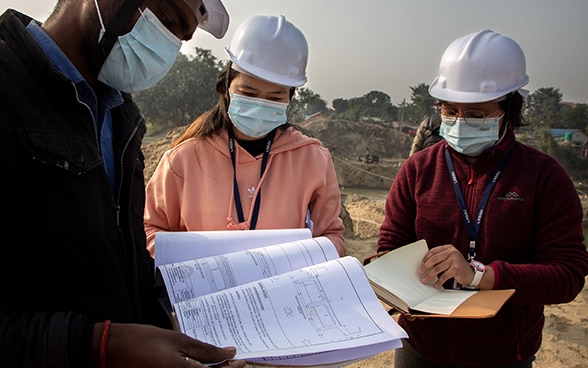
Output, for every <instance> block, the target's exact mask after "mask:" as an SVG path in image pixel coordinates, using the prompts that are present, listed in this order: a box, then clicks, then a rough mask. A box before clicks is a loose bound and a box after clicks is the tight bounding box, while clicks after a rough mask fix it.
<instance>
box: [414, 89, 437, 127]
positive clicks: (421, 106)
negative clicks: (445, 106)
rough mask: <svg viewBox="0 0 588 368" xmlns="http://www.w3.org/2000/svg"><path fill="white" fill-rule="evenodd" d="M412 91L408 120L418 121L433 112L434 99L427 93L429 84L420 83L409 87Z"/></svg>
mask: <svg viewBox="0 0 588 368" xmlns="http://www.w3.org/2000/svg"><path fill="white" fill-rule="evenodd" d="M410 90H411V91H412V92H411V94H410V100H411V105H412V109H410V110H409V111H410V115H411V116H409V120H411V121H415V122H420V121H422V120H423V119H424V118H425V117H427V116H430V115H431V114H432V113H433V112H434V109H433V106H434V105H435V102H436V99H435V98H434V97H432V96H431V95H430V94H429V85H428V84H425V83H420V84H418V85H417V86H413V87H410Z"/></svg>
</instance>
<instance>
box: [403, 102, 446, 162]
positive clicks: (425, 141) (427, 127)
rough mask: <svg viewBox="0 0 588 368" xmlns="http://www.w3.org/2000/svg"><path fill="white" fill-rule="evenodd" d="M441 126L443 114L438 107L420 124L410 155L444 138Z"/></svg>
mask: <svg viewBox="0 0 588 368" xmlns="http://www.w3.org/2000/svg"><path fill="white" fill-rule="evenodd" d="M440 127H441V114H439V111H438V109H435V112H434V113H433V114H432V115H431V116H429V117H427V118H426V119H424V120H423V121H422V122H421V123H420V124H419V126H418V128H417V131H416V134H415V136H414V138H413V140H412V145H411V146H410V152H409V154H408V156H409V157H410V156H412V155H413V154H414V153H415V152H418V151H420V150H422V149H425V148H427V147H430V146H432V145H434V144H435V143H437V142H439V141H440V140H442V139H443V138H442V137H441V136H440V135H439V128H440Z"/></svg>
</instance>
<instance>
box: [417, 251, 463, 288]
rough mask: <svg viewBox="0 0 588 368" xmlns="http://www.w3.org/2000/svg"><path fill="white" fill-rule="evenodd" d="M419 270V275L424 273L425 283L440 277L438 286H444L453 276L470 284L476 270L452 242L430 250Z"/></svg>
mask: <svg viewBox="0 0 588 368" xmlns="http://www.w3.org/2000/svg"><path fill="white" fill-rule="evenodd" d="M418 272H419V275H422V278H421V282H422V283H423V284H426V283H428V282H429V281H431V280H432V279H434V278H435V277H438V280H437V282H436V283H435V285H434V286H435V287H436V288H440V287H442V286H443V284H444V283H445V282H446V281H447V280H449V279H451V278H454V279H455V281H456V282H458V283H459V284H462V285H468V284H469V283H470V282H471V281H472V279H473V277H474V271H473V270H472V268H471V267H470V265H469V264H468V262H467V261H466V260H465V258H464V257H463V255H462V254H461V253H460V252H459V250H457V249H456V248H455V247H454V246H453V245H451V244H446V245H441V246H438V247H434V248H433V249H431V250H429V251H428V252H427V254H425V256H424V257H423V261H422V262H421V266H420V268H419V270H418Z"/></svg>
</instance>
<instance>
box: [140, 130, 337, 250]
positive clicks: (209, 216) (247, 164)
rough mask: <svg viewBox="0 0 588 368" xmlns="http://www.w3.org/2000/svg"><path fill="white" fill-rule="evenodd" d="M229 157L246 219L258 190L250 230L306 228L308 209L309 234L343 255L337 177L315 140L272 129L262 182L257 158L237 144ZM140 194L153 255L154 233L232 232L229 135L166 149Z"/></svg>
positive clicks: (235, 219)
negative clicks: (257, 204) (144, 193)
mask: <svg viewBox="0 0 588 368" xmlns="http://www.w3.org/2000/svg"><path fill="white" fill-rule="evenodd" d="M235 151H236V161H237V163H238V164H237V182H238V184H239V192H240V197H241V203H242V206H243V214H244V216H245V221H249V219H250V218H251V213H252V211H253V204H254V201H255V198H256V196H257V195H258V193H259V190H260V189H261V204H260V210H259V215H258V220H257V226H256V229H286V228H290V229H292V228H304V227H306V225H305V218H306V214H307V210H310V218H311V220H312V223H313V231H312V235H313V236H314V237H317V236H326V237H328V238H329V239H330V240H331V241H332V242H333V244H335V246H336V248H337V251H338V252H339V255H341V256H343V255H345V254H346V248H345V241H344V239H343V230H344V227H343V222H342V220H341V219H340V218H339V212H340V209H341V197H340V192H339V185H338V182H337V176H336V173H335V168H334V166H333V162H332V159H331V155H330V153H329V151H328V150H327V149H326V148H325V147H323V146H322V144H321V142H320V141H319V140H317V139H314V138H310V137H308V136H305V135H303V134H302V133H300V132H299V131H296V130H294V129H292V128H288V129H286V130H279V129H278V131H277V132H276V136H275V138H274V142H273V144H272V146H271V150H270V156H269V160H268V162H267V167H266V170H265V173H264V174H263V177H262V178H261V180H260V178H259V174H260V169H261V158H262V155H258V156H257V157H253V156H251V155H250V154H249V153H248V152H247V151H245V150H244V149H243V148H242V147H240V146H239V145H238V144H236V150H235ZM146 190H147V198H146V203H145V231H146V233H147V248H148V249H149V252H151V255H152V256H153V246H154V241H155V233H157V232H159V231H208V230H227V229H231V228H233V229H234V228H235V226H234V225H230V224H233V223H235V224H236V223H238V217H237V211H236V207H235V201H234V196H233V166H232V164H231V157H230V154H229V148H228V134H227V132H226V131H223V132H222V133H220V134H218V135H215V136H212V137H206V138H198V139H195V138H191V139H188V140H186V141H184V142H182V143H181V144H180V145H178V146H176V147H174V148H172V149H171V150H168V151H166V152H165V153H164V155H163V157H162V159H161V160H160V162H159V164H158V166H157V168H156V169H155V172H154V173H153V176H152V177H151V179H150V180H149V182H148V184H147V188H146Z"/></svg>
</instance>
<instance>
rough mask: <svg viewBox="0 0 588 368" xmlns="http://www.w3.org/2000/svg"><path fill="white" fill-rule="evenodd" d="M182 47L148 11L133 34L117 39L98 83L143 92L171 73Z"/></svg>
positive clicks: (176, 38)
mask: <svg viewBox="0 0 588 368" xmlns="http://www.w3.org/2000/svg"><path fill="white" fill-rule="evenodd" d="M98 14H100V11H98ZM102 31H103V30H102ZM101 34H103V32H101ZM181 46H182V41H181V40H180V39H179V38H178V37H176V36H175V35H174V34H173V33H172V32H171V31H170V30H169V29H167V28H166V27H165V26H164V25H163V23H161V21H160V20H159V19H158V18H157V16H155V14H153V12H152V11H151V10H149V9H148V8H146V9H145V11H143V12H141V16H140V17H139V19H138V20H137V22H136V23H135V26H134V27H133V29H132V30H131V32H129V33H127V34H125V35H122V36H120V37H119V38H118V39H117V41H116V43H115V44H114V46H113V47H112V50H111V51H110V54H108V57H107V58H106V61H105V62H104V65H102V69H101V70H100V73H99V74H98V80H99V81H101V82H102V83H104V84H106V85H107V86H110V87H112V88H115V89H118V90H119V91H123V92H127V93H132V92H139V91H143V90H145V89H147V88H149V87H151V86H153V85H154V84H155V83H157V82H159V81H160V80H161V79H162V78H163V77H164V76H165V75H166V74H167V72H169V70H170V69H171V67H172V66H173V65H174V62H175V61H176V58H177V57H178V53H179V52H180V47H181Z"/></svg>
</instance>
